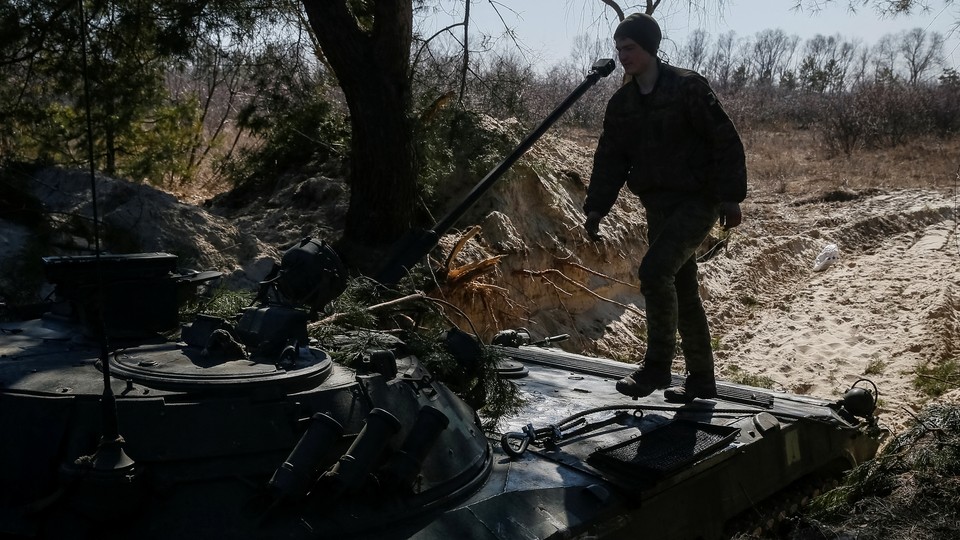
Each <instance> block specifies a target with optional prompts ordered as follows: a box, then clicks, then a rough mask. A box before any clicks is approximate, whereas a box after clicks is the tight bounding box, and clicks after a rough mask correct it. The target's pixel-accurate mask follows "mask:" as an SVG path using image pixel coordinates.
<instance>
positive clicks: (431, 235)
mask: <svg viewBox="0 0 960 540" xmlns="http://www.w3.org/2000/svg"><path fill="white" fill-rule="evenodd" d="M613 68H614V62H613V60H611V59H609V58H604V59H601V60H597V61H596V62H595V63H594V64H593V67H591V68H590V73H588V74H587V77H586V79H584V81H583V82H582V83H580V85H579V86H577V87H576V88H575V89H574V90H573V92H571V93H570V95H569V96H567V97H566V99H564V100H563V101H562V102H561V103H560V105H557V108H555V109H554V110H553V112H551V113H550V115H549V116H547V117H546V118H545V119H544V120H543V121H542V122H540V125H538V126H537V127H536V129H534V130H533V131H532V132H530V134H529V135H527V136H526V138H525V139H523V141H522V142H521V143H520V145H519V146H517V147H516V148H515V149H514V150H513V152H511V153H510V155H508V156H507V157H506V158H504V160H503V161H501V162H500V164H499V165H497V166H496V167H495V168H494V169H493V170H491V171H490V172H488V173H487V175H486V176H485V177H484V178H483V180H481V181H480V183H478V184H477V185H476V186H475V187H474V188H473V190H471V191H470V193H469V194H467V196H466V198H464V199H463V201H461V202H460V204H458V205H457V207H456V208H454V209H453V210H451V211H450V213H448V214H447V215H446V216H445V217H444V218H443V219H441V220H440V221H438V222H437V224H436V225H434V226H433V228H432V229H430V230H428V231H423V232H422V233H420V234H418V235H417V236H416V237H414V238H408V239H406V240H405V241H401V243H400V247H399V249H396V250H395V251H394V254H393V256H392V257H391V258H390V260H389V261H388V262H387V264H386V265H385V266H384V267H383V269H382V270H381V271H380V275H379V276H378V277H377V281H379V282H380V283H383V284H385V285H393V284H395V283H397V282H398V281H400V279H401V278H403V276H404V275H405V274H406V272H407V271H408V270H409V269H410V268H411V267H412V266H413V265H414V264H416V263H417V262H418V261H419V260H420V259H422V258H423V257H425V256H426V255H427V254H428V253H430V251H431V250H433V248H434V247H436V245H437V243H438V242H439V241H440V237H441V236H443V235H444V234H445V233H446V232H447V231H448V230H450V228H451V227H453V225H454V224H455V223H456V222H457V220H458V219H460V218H461V217H462V216H463V214H464V213H466V211H467V210H468V209H469V208H470V207H471V206H473V205H474V203H476V202H477V199H479V198H480V196H481V195H483V194H484V193H486V191H487V190H488V189H490V187H491V186H492V185H493V184H494V182H496V181H497V180H498V179H499V178H500V177H501V176H503V173H505V172H507V169H509V168H510V167H511V166H512V165H513V164H514V163H515V162H516V161H517V159H519V158H520V156H522V155H523V154H524V153H525V152H526V151H527V150H529V149H530V147H531V146H533V143H535V142H536V141H537V139H539V138H540V136H541V135H543V134H544V132H545V131H547V129H548V128H549V127H550V126H551V125H553V124H554V123H555V122H556V121H557V120H558V119H559V118H560V116H562V115H563V113H564V112H566V111H567V109H569V108H570V106H571V105H573V104H574V103H575V102H576V101H577V100H578V99H580V97H581V96H582V95H583V94H584V93H585V92H586V91H587V90H588V89H589V88H590V87H591V86H593V85H594V84H596V83H597V81H599V80H600V79H601V78H603V77H606V76H607V75H609V74H610V73H612V72H613Z"/></svg>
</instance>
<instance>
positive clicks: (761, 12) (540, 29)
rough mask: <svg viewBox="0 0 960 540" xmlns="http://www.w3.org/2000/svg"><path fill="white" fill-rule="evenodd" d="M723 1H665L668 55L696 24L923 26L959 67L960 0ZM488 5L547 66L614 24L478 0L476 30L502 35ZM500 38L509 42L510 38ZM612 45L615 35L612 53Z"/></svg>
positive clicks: (610, 19) (559, 1)
mask: <svg viewBox="0 0 960 540" xmlns="http://www.w3.org/2000/svg"><path fill="white" fill-rule="evenodd" d="M618 3H619V5H621V6H622V7H624V9H625V11H626V12H627V13H631V12H634V11H638V9H632V10H631V9H628V7H629V6H634V7H636V6H639V5H642V4H644V2H642V1H640V2H637V1H632V2H628V1H623V0H621V1H619V2H618ZM718 3H719V2H717V1H716V0H694V1H690V0H662V2H661V5H660V6H659V7H658V8H657V11H656V12H655V15H654V16H655V17H656V18H657V19H658V21H659V22H660V25H661V28H662V29H663V31H664V42H663V44H662V45H661V50H663V51H664V52H666V53H667V54H668V55H670V53H671V52H672V51H675V48H676V47H677V46H680V45H682V44H683V43H684V42H685V40H686V36H687V35H688V34H689V32H691V31H693V30H695V29H697V28H703V29H704V30H706V31H707V32H709V34H710V37H711V38H712V39H716V37H717V36H718V35H719V34H723V33H726V32H729V31H731V30H732V31H734V32H736V35H737V36H738V37H739V38H747V37H752V36H754V35H755V34H757V33H758V32H760V31H763V30H776V29H781V30H783V31H784V32H786V33H787V34H788V35H796V36H799V37H800V38H801V41H803V40H806V39H809V38H812V37H814V36H815V35H817V34H823V35H827V36H830V35H835V34H840V35H841V36H842V37H843V38H845V39H848V40H853V39H859V40H860V41H861V42H862V43H863V44H865V45H873V44H875V43H876V42H878V41H879V40H880V38H881V37H883V36H884V35H887V34H896V33H898V32H901V31H904V30H912V29H914V28H918V27H919V28H923V29H925V30H927V31H928V32H940V33H941V34H943V35H944V36H947V40H946V46H945V54H946V56H947V62H948V64H950V65H952V66H958V65H960V32H956V31H954V32H952V33H951V30H952V27H953V26H954V25H955V24H956V21H957V20H960V2H958V1H953V2H944V1H943V0H930V2H929V3H930V4H932V5H933V6H934V8H933V9H932V10H931V11H930V12H928V13H918V14H914V15H912V16H909V17H902V16H901V17H897V18H886V19H884V18H881V17H880V16H879V15H878V14H877V13H876V12H875V11H874V10H873V8H872V7H865V8H861V9H860V11H859V13H856V14H852V13H849V12H848V10H847V5H848V1H847V0H836V1H834V2H828V3H827V7H825V8H824V9H823V11H821V12H820V13H817V14H814V13H811V12H809V11H803V12H796V11H793V10H792V9H791V8H792V6H793V5H794V4H795V3H796V2H795V1H794V0H726V1H725V2H723V3H724V5H725V8H724V10H723V11H722V12H721V11H720V10H719V8H718ZM804 3H805V4H809V3H810V2H809V1H806V2H804ZM821 3H822V2H821ZM491 4H497V5H499V6H500V16H502V17H503V19H504V22H505V23H506V24H507V25H508V26H510V27H512V28H513V29H514V30H515V33H516V39H517V40H518V41H519V42H520V43H521V44H522V45H523V46H524V47H525V48H526V49H527V52H526V56H527V57H528V58H530V59H531V60H535V61H540V62H542V63H544V64H547V65H552V64H555V63H558V62H559V61H562V60H564V59H567V58H569V57H570V53H571V51H572V50H573V46H574V38H575V37H576V36H577V35H587V36H589V37H590V38H591V39H607V37H608V36H610V35H611V34H612V33H613V29H614V28H615V27H616V21H615V20H614V18H615V15H613V10H611V9H610V8H608V7H606V6H605V5H604V4H603V3H602V2H601V1H600V0H473V1H472V4H471V6H472V8H471V9H472V12H471V20H472V24H473V25H474V27H475V28H476V29H477V30H478V31H483V32H485V33H488V34H494V35H498V34H502V33H503V27H504V22H501V20H500V16H498V15H497V13H496V12H495V11H494V9H493V8H492V7H491ZM690 4H701V5H705V6H707V8H706V9H707V11H706V12H705V13H704V12H703V11H702V10H701V11H699V12H697V11H693V12H691V11H690V9H689V5H690ZM945 4H946V7H945ZM461 5H462V4H461ZM445 17H446V19H445ZM461 19H462V13H448V14H443V13H441V14H437V16H436V17H434V21H433V22H432V24H434V25H437V26H436V28H442V25H445V24H450V23H452V22H457V21H459V20H461ZM457 31H459V30H457ZM605 36H607V37H605ZM501 40H502V42H504V43H507V42H508V38H501ZM612 51H613V50H612V41H611V56H612V54H613V52H612ZM673 56H674V57H675V55H673Z"/></svg>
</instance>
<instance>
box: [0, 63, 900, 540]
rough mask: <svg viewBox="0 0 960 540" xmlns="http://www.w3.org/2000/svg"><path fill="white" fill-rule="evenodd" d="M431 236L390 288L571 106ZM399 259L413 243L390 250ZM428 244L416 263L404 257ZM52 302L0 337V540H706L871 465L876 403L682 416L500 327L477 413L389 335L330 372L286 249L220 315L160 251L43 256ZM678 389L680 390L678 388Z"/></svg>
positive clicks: (319, 281) (749, 406)
mask: <svg viewBox="0 0 960 540" xmlns="http://www.w3.org/2000/svg"><path fill="white" fill-rule="evenodd" d="M610 69H612V62H611V61H607V62H602V63H598V65H597V66H595V69H594V70H593V71H592V72H591V74H590V76H589V77H588V79H587V81H585V82H584V84H583V85H581V87H579V88H578V89H577V90H576V91H575V92H574V94H572V95H571V98H568V100H567V101H565V102H564V104H561V107H559V108H558V110H557V111H555V113H554V115H552V116H551V118H549V119H548V121H547V122H545V123H544V124H541V126H540V127H539V128H537V130H536V131H535V132H534V133H533V134H531V137H528V139H527V140H525V141H524V143H523V144H522V145H521V147H520V148H518V150H517V152H515V154H514V155H511V156H510V157H508V158H507V159H506V160H504V162H503V163H502V164H501V165H500V166H499V167H498V169H496V170H495V171H494V172H493V173H491V175H489V176H488V177H487V178H486V179H484V181H483V182H481V185H480V186H478V187H477V189H475V190H474V192H472V193H471V194H470V196H469V197H468V201H465V203H466V204H465V205H461V208H460V209H458V210H456V211H455V212H454V213H452V214H451V215H450V216H448V217H447V218H444V219H443V220H441V222H440V223H438V225H437V226H436V227H434V229H433V230H431V231H427V232H426V233H424V234H421V235H420V236H418V237H415V238H414V240H413V242H412V243H409V244H407V245H406V246H405V247H404V248H403V249H398V251H397V252H396V255H395V256H394V257H393V259H392V262H391V263H390V264H388V265H387V266H386V267H385V269H384V273H383V275H382V276H381V279H382V281H384V282H390V281H392V280H395V279H396V276H398V275H401V274H402V272H403V270H404V269H406V268H409V267H410V265H412V264H413V263H414V262H415V261H416V260H418V259H419V258H420V257H422V256H423V255H424V254H425V252H426V251H429V249H431V248H432V246H433V245H434V244H435V242H436V239H437V238H439V236H440V235H441V234H443V232H445V231H446V229H447V228H449V227H450V226H451V225H452V224H453V222H455V221H456V219H457V217H458V215H459V213H460V212H462V210H463V209H464V208H465V207H466V206H468V205H469V201H470V200H475V199H476V198H477V197H479V196H480V194H482V192H483V190H484V189H486V187H487V186H489V184H490V183H491V182H492V181H493V180H495V179H496V177H497V176H498V175H499V174H501V173H502V171H503V170H505V169H506V168H507V167H509V166H510V163H512V161H513V160H514V159H516V156H518V155H519V153H522V151H523V150H525V148H526V147H529V144H530V143H532V140H533V139H535V138H536V136H539V133H542V131H543V130H544V129H546V126H548V125H549V122H552V119H555V118H556V116H559V114H560V113H562V111H563V109H564V108H565V107H566V106H569V104H570V103H572V99H576V97H577V96H579V95H580V94H582V92H583V91H585V89H586V88H587V87H588V86H589V85H590V84H593V82H595V81H596V79H597V78H599V77H600V76H603V75H605V74H606V73H609V71H610ZM411 246H413V247H411ZM425 250H426V251H425ZM43 269H44V272H45V274H46V279H47V280H48V281H49V282H50V283H51V284H52V285H54V287H55V290H54V294H53V297H52V301H51V302H49V303H46V304H45V305H43V306H39V307H37V308H36V309H29V310H27V309H14V306H6V309H4V313H3V319H2V320H4V321H5V322H3V323H0V434H2V436H0V437H2V438H0V441H2V442H0V537H3V538H15V539H34V538H37V539H59V538H80V539H83V538H118V539H136V540H147V539H151V538H156V539H161V538H163V539H169V538H182V539H192V538H223V539H238V540H247V539H260V538H262V539H276V538H289V539H317V538H330V539H348V538H378V539H379V538H384V539H390V538H398V539H399V538H416V539H425V540H426V539H447V538H466V539H477V540H492V539H503V540H507V539H510V540H513V539H517V538H524V539H545V538H656V539H671V538H676V539H683V538H718V537H722V536H723V534H724V526H725V524H727V523H728V522H730V520H732V519H736V517H737V516H738V515H741V514H742V513H743V512H744V511H745V510H747V509H749V508H751V507H752V506H753V505H755V504H757V503H759V502H761V501H763V500H764V499H767V498H768V497H770V496H771V495H773V494H775V493H778V492H780V491H781V490H783V489H784V488H786V487H788V486H790V485H792V484H794V483H795V482H798V481H802V480H804V479H808V478H815V477H818V476H820V475H829V474H833V473H836V472H837V471H842V470H844V469H847V468H849V467H851V466H854V465H856V464H858V463H861V462H863V461H864V460H867V459H869V458H870V457H872V456H873V454H874V452H875V451H876V449H877V447H878V444H879V441H880V438H881V437H882V434H883V430H881V429H880V428H879V427H878V426H877V424H876V422H875V420H874V418H873V415H872V413H873V410H874V407H875V402H876V395H877V392H876V388H873V389H870V388H868V387H866V386H864V385H860V383H858V384H857V385H854V387H853V388H851V389H850V391H849V392H847V394H846V395H845V396H844V398H843V399H842V400H839V401H837V402H830V401H826V400H819V399H812V398H808V397H801V396H793V395H788V394H782V393H775V392H769V391H766V390H762V389H758V388H751V387H748V386H743V385H736V384H720V385H719V396H718V397H717V398H716V399H710V400H697V401H694V402H692V403H690V404H686V405H681V406H678V405H674V404H668V403H665V402H664V401H663V400H662V399H661V398H660V397H659V396H651V397H649V398H645V399H641V400H631V399H629V398H627V397H624V396H621V395H620V394H618V393H616V392H615V391H614V389H613V388H614V386H613V381H614V380H616V379H617V378H619V377H622V376H623V375H625V374H627V373H629V372H630V371H631V370H632V369H634V367H635V366H631V365H628V364H623V363H619V362H615V361H612V360H608V359H600V358H588V357H585V356H581V355H577V354H572V353H568V352H564V351H562V350H560V349H555V348H549V347H546V346H545V345H549V343H550V342H553V341H556V340H557V339H559V337H549V338H546V339H542V340H540V341H539V342H536V343H531V338H530V336H529V333H528V332H525V331H523V330H522V329H521V330H505V331H503V332H501V333H500V334H498V335H497V337H496V339H494V340H493V343H491V344H482V343H480V342H479V341H478V340H477V339H476V338H475V337H474V336H471V335H468V334H465V333H463V332H460V331H458V330H455V329H451V331H450V332H449V333H448V334H447V341H446V342H447V343H448V344H449V345H450V350H451V352H452V353H453V354H454V355H455V356H458V358H460V359H461V360H462V361H463V362H465V363H466V362H469V361H470V356H471V355H475V354H477V351H479V350H480V349H482V348H484V347H486V348H490V349H492V350H493V351H494V352H496V353H498V354H499V355H500V358H501V360H500V361H499V364H498V367H497V370H498V373H499V376H501V377H504V378H509V379H511V380H512V381H513V382H514V383H515V384H517V385H518V386H519V388H520V390H521V393H522V394H523V396H524V397H525V405H524V406H523V408H522V409H521V410H520V411H519V412H517V413H515V414H513V415H511V416H509V417H507V418H504V419H502V422H501V424H500V425H502V426H504V427H503V428H502V429H500V430H498V431H496V432H488V431H485V430H484V427H483V425H484V423H483V421H482V419H481V418H480V416H479V415H478V413H477V411H476V410H474V409H473V408H471V407H470V406H468V405H467V403H466V402H465V401H464V400H463V399H461V398H460V397H459V396H458V395H456V394H455V393H454V392H453V391H451V390H450V389H449V388H448V386H447V385H446V384H444V382H443V381H441V380H439V379H438V378H437V377H435V376H434V375H433V374H432V373H431V372H430V371H429V370H428V369H427V368H426V367H425V366H424V365H423V363H421V361H420V360H419V359H418V358H417V357H416V356H415V355H413V354H411V352H410V348H409V347H406V346H405V344H404V342H403V340H402V338H398V339H394V340H393V341H391V342H390V343H391V344H390V345H386V346H380V347H377V348H375V349H367V350H365V351H363V353H362V354H361V355H360V358H359V361H358V362H357V363H356V364H354V367H352V368H349V367H345V366H343V365H340V364H338V363H335V362H333V361H332V359H331V357H330V355H329V354H328V352H327V351H324V350H322V349H321V348H319V347H318V346H317V345H318V344H317V342H316V341H314V340H313V339H311V338H310V337H309V335H308V332H307V324H308V321H309V320H310V319H311V318H312V316H313V315H315V314H316V313H317V312H318V311H319V310H320V309H322V308H323V306H324V305H326V304H327V303H328V302H330V301H331V300H332V299H333V298H335V297H336V296H337V295H338V294H340V293H341V292H342V291H343V289H344V286H345V280H346V272H345V270H344V268H343V265H342V264H341V263H340V260H339V258H338V257H337V254H336V253H335V252H334V251H333V250H332V249H331V248H330V246H329V245H327V244H326V243H325V242H323V241H322V240H318V239H313V238H307V239H304V240H303V241H301V242H300V243H299V244H297V245H295V246H293V247H291V248H290V249H289V250H288V251H287V252H286V253H285V254H284V256H283V259H282V260H281V261H280V263H279V265H277V267H276V268H275V270H276V272H274V273H273V274H272V275H271V276H269V277H268V278H267V279H266V280H264V281H263V283H262V284H261V289H260V291H259V293H260V294H259V295H258V297H257V300H256V301H255V302H254V303H253V304H251V305H250V306H248V307H247V308H245V309H243V310H242V311H241V312H240V313H238V314H237V316H235V317H226V318H221V317H214V316H209V315H199V316H197V317H196V318H194V319H193V320H192V321H190V322H189V323H186V324H183V325H181V323H180V307H181V305H182V304H183V302H184V301H185V300H186V299H188V298H189V297H190V295H191V294H193V293H194V292H195V291H196V290H197V288H198V287H204V286H207V285H208V284H209V283H210V282H212V281H214V280H216V279H217V278H218V277H219V274H218V273H217V272H196V271H191V270H185V269H182V268H180V266H179V262H178V259H177V257H175V256H174V255H171V254H167V253H139V254H124V255H106V254H97V253H95V254H94V255H82V256H56V257H47V258H45V259H44V260H43ZM678 377H679V376H678Z"/></svg>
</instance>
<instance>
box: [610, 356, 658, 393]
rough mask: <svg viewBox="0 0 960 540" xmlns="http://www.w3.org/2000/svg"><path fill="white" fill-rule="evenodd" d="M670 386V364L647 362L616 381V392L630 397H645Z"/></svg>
mask: <svg viewBox="0 0 960 540" xmlns="http://www.w3.org/2000/svg"><path fill="white" fill-rule="evenodd" d="M668 386H670V364H652V363H651V364H647V363H644V365H643V367H642V368H640V369H638V370H636V371H634V372H633V373H631V374H630V375H627V376H626V377H624V378H622V379H620V380H619V381H617V392H620V393H621V394H623V395H625V396H630V397H632V398H642V397H647V396H649V395H650V394H652V393H653V392H654V391H655V390H659V389H661V388H666V387H668Z"/></svg>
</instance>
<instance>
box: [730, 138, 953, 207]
mask: <svg viewBox="0 0 960 540" xmlns="http://www.w3.org/2000/svg"><path fill="white" fill-rule="evenodd" d="M744 146H745V147H746V149H747V170H748V171H749V174H750V181H751V188H752V189H755V190H760V191H764V192H767V193H780V194H786V195H801V196H802V195H807V194H811V193H816V192H823V191H830V190H836V189H863V188H881V189H901V188H933V189H946V188H949V189H953V187H954V184H955V182H956V179H957V170H958V167H960V137H954V138H952V139H948V140H943V139H938V138H934V137H925V138H922V139H914V140H911V141H909V142H908V143H907V144H905V145H903V146H899V147H896V148H884V149H861V150H859V151H857V152H854V153H853V155H851V156H845V155H842V154H841V155H836V154H833V153H831V152H830V151H829V150H828V149H827V148H826V147H825V146H824V145H822V144H821V143H820V142H819V140H818V135H817V133H816V132H815V131H812V130H792V131H753V132H750V133H747V134H745V136H744Z"/></svg>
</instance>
